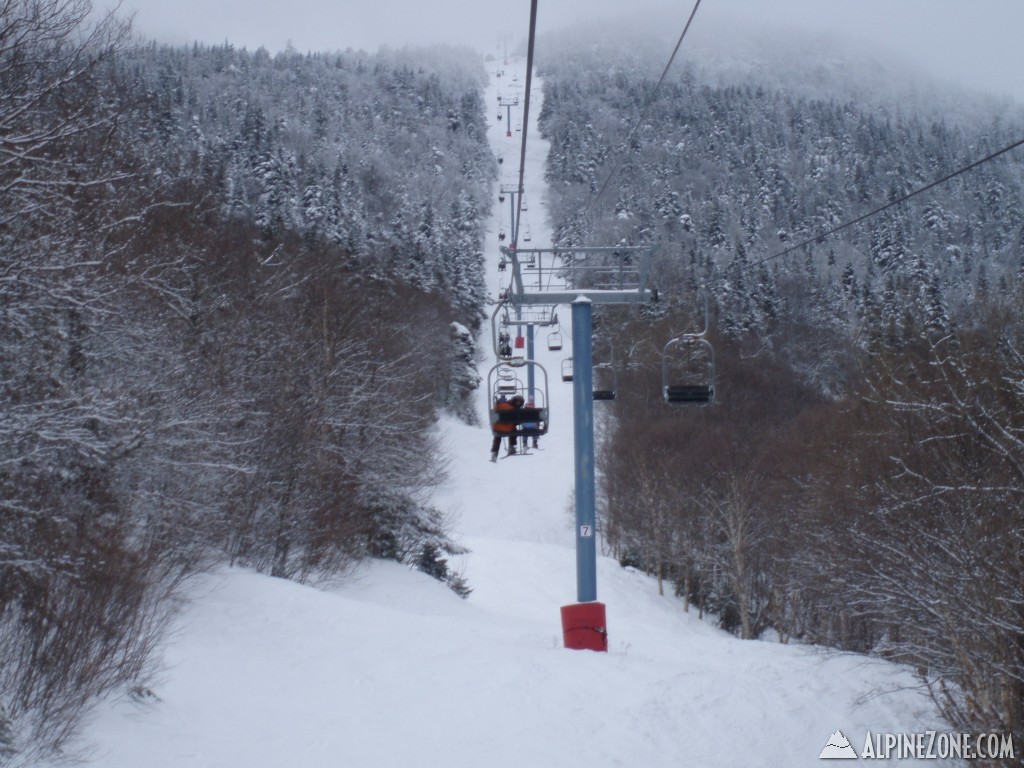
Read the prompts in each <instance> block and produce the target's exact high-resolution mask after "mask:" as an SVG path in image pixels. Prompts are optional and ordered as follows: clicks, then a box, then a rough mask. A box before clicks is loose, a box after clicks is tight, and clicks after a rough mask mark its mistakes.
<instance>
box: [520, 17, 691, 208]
mask: <svg viewBox="0 0 1024 768" xmlns="http://www.w3.org/2000/svg"><path fill="white" fill-rule="evenodd" d="M699 7H700V0H697V2H696V3H694V4H693V10H692V11H690V18H688V19H687V20H686V26H685V27H683V32H682V34H681V35H679V41H678V42H677V43H676V47H675V48H674V49H673V51H672V55H671V56H669V59H668V64H666V65H665V69H664V70H662V72H661V77H660V78H658V82H657V83H656V84H655V86H654V90H653V91H651V96H650V98H649V99H647V104H646V105H645V106H644V111H643V112H641V113H640V117H639V119H637V121H636V124H635V125H634V126H633V130H631V131H630V132H629V136H627V137H626V146H627V147H629V143H630V142H631V141H632V140H633V136H634V135H635V134H636V132H637V131H638V130H639V129H640V126H641V125H643V122H644V119H645V118H646V117H647V113H648V112H650V111H651V105H652V104H654V97H655V96H657V94H658V88H660V87H661V84H662V83H663V82H664V81H665V77H666V76H667V75H668V71H669V69H670V68H671V67H672V62H673V61H675V59H676V54H677V53H679V48H680V47H681V46H682V44H683V38H685V37H686V33H687V31H688V30H689V29H690V24H691V23H692V22H693V17H694V16H696V15H697V9H698V8H699ZM524 138H525V137H524ZM625 158H626V153H625V152H623V153H622V154H621V155H620V156H619V159H618V161H617V162H616V163H615V167H614V168H612V170H611V172H610V173H609V174H608V177H607V178H606V179H605V180H604V184H602V185H601V189H600V190H599V191H598V193H597V197H595V198H594V200H593V202H591V203H590V207H589V208H587V210H586V211H585V212H584V214H583V218H584V219H586V218H589V217H590V214H591V212H592V211H593V210H594V207H595V206H596V205H597V201H598V200H600V199H601V195H603V194H604V191H605V190H606V189H608V185H609V184H611V181H612V178H614V176H615V174H617V173H618V172H619V169H620V168H622V164H623V162H625Z"/></svg>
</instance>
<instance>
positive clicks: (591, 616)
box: [562, 602, 608, 651]
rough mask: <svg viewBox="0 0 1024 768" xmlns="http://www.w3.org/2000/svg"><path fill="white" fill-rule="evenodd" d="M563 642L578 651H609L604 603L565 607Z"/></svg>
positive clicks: (563, 609) (563, 612) (563, 611)
mask: <svg viewBox="0 0 1024 768" xmlns="http://www.w3.org/2000/svg"><path fill="white" fill-rule="evenodd" d="M562 642H563V643H564V645H565V647H566V648H572V649H573V650H576V651H607V650H608V630H607V624H606V621H605V610H604V603H598V602H594V603H575V604H573V605H563V606H562Z"/></svg>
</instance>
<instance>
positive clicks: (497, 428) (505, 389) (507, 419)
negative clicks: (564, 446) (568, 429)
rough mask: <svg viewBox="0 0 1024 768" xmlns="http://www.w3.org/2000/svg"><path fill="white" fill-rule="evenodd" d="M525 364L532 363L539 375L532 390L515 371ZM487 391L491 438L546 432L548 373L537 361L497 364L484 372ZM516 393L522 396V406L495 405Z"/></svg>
mask: <svg viewBox="0 0 1024 768" xmlns="http://www.w3.org/2000/svg"><path fill="white" fill-rule="evenodd" d="M526 363H530V364H532V365H533V366H534V370H535V371H540V373H541V374H542V376H541V380H540V382H539V384H535V385H534V387H533V391H532V393H531V391H530V388H529V385H528V384H527V383H526V382H524V381H523V380H522V378H521V377H520V376H519V371H518V370H517V369H519V368H521V367H523V366H524V365H525V364H526ZM487 391H488V392H489V393H490V398H491V399H490V403H491V406H490V424H491V433H492V434H493V435H494V436H495V437H511V438H519V437H530V438H536V437H540V436H541V435H545V434H547V431H548V418H549V417H548V372H547V370H546V369H545V368H544V366H542V365H541V364H540V363H538V362H536V361H534V360H529V361H521V362H519V363H518V364H516V365H511V364H510V363H509V362H508V361H501V362H499V363H497V364H496V365H494V366H493V367H492V368H491V370H490V371H488V373H487ZM531 395H532V399H531ZM516 396H519V397H521V398H522V399H523V403H524V405H522V406H520V407H519V408H510V409H499V408H498V407H497V406H498V404H499V403H500V402H502V401H503V400H505V401H508V400H512V399H513V398H515V397H516Z"/></svg>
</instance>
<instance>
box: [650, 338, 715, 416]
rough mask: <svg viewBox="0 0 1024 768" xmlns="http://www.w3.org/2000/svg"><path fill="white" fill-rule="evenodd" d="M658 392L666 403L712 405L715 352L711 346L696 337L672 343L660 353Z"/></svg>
mask: <svg viewBox="0 0 1024 768" xmlns="http://www.w3.org/2000/svg"><path fill="white" fill-rule="evenodd" d="M661 388H662V396H663V397H664V398H665V402H666V403H682V404H695V405H707V404H710V403H713V402H714V401H715V350H714V347H712V346H711V342H709V341H708V340H707V339H705V338H703V337H702V336H698V335H696V334H684V335H683V336H678V337H676V338H674V339H671V340H670V341H669V342H668V343H667V344H666V345H665V347H664V348H663V349H662V352H661Z"/></svg>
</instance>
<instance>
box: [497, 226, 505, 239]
mask: <svg viewBox="0 0 1024 768" xmlns="http://www.w3.org/2000/svg"><path fill="white" fill-rule="evenodd" d="M504 240H505V230H504V229H501V230H498V241H499V242H504Z"/></svg>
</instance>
